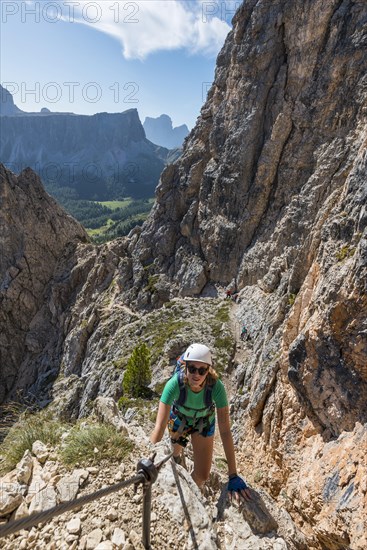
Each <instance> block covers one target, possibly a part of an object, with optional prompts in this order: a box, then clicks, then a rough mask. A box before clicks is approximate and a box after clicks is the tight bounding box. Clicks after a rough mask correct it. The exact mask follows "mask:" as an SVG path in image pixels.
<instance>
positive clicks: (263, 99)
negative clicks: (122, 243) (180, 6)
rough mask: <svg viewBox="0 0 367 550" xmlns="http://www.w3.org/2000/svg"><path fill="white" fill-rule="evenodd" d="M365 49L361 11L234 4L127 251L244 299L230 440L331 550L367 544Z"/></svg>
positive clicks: (181, 284)
mask: <svg viewBox="0 0 367 550" xmlns="http://www.w3.org/2000/svg"><path fill="white" fill-rule="evenodd" d="M366 43H367V32H366V8H365V6H364V5H363V4H362V3H361V2H352V1H349V0H342V1H331V2H327V3H325V2H322V1H319V0H312V1H311V0H309V1H306V2H304V1H297V0H296V1H292V2H289V1H286V0H283V1H277V2H273V1H272V2H270V1H267V0H263V1H255V0H249V1H246V2H244V4H243V5H242V6H241V8H240V9H239V11H238V12H237V14H236V16H235V18H234V27H233V31H232V33H230V35H229V36H228V39H227V41H226V44H225V46H224V48H223V50H222V52H221V53H220V55H219V57H218V61H217V69H216V77H215V82H214V84H213V87H212V89H211V90H210V92H209V96H208V101H207V103H206V104H205V105H204V107H203V109H202V112H201V117H200V118H199V120H198V124H197V126H196V127H195V128H194V130H193V131H192V133H191V134H190V136H189V138H188V140H187V142H186V144H185V148H184V151H183V155H182V157H181V159H180V160H179V161H178V162H177V163H176V164H175V165H173V166H169V167H167V168H166V170H165V172H164V173H163V174H162V177H161V182H160V184H159V186H158V189H157V203H156V205H155V208H154V210H153V214H152V216H151V217H150V219H149V220H148V222H147V223H146V225H145V226H144V229H143V232H142V234H141V237H140V239H139V241H138V243H137V245H136V247H135V250H134V254H135V258H136V263H138V261H140V262H141V263H142V264H143V265H149V264H151V262H153V261H154V263H155V267H156V272H157V273H158V274H159V273H160V274H161V275H160V281H161V282H163V281H167V280H168V281H170V282H171V283H173V284H175V285H176V289H177V293H178V294H180V295H182V296H195V295H200V293H202V292H204V293H205V292H206V289H207V288H208V286H209V285H213V283H214V284H217V285H234V286H236V287H237V289H238V290H239V291H240V305H239V310H238V322H239V323H245V324H246V326H248V327H249V330H250V332H251V334H252V340H251V344H249V345H251V346H253V347H251V348H250V349H251V353H249V354H248V356H247V361H246V363H245V364H244V365H243V368H242V374H241V375H240V376H239V380H241V382H240V383H239V389H240V390H241V393H243V394H244V395H246V396H247V399H246V401H245V402H244V403H245V405H244V407H240V406H239V405H238V408H237V412H236V418H237V421H238V424H237V425H238V441H239V442H242V443H241V444H243V447H244V449H247V448H251V449H255V453H254V454H255V456H256V459H254V462H253V463H251V467H255V468H256V467H257V464H258V461H259V457H262V458H261V460H260V462H262V468H263V471H264V472H268V474H267V475H262V478H263V482H264V483H265V484H267V485H268V486H269V487H270V488H271V490H272V492H273V494H277V493H278V495H280V494H281V492H282V491H284V495H287V496H288V495H291V498H290V500H291V502H292V503H293V508H292V504H290V505H289V509H291V508H292V511H293V513H294V514H298V516H299V523H300V525H305V524H308V525H311V524H312V525H315V524H318V522H319V527H316V528H314V533H315V537H316V542H315V544H322V545H324V546H325V547H327V548H346V547H349V546H350V547H352V548H363V547H364V546H366V544H367V543H366V539H365V538H364V535H363V536H362V531H363V530H364V532H366V525H365V516H366V509H365V499H366V475H365V473H363V472H364V471H365V459H363V458H362V456H361V455H360V452H361V449H363V451H362V452H363V453H366V451H367V439H366V427H365V423H366V421H367V408H366V403H367V372H366V366H365V365H366V358H367V339H366V328H367V327H366V306H367V302H366V275H367V235H366V225H367V212H366V189H367V185H366V169H367V154H366V145H367V125H366V113H367V105H366V100H367V92H366V81H365V75H366V69H367V59H366V57H365V56H363V55H362V50H363V48H365V46H366ZM173 258H174V261H173ZM346 449H349V458H347V451H346ZM250 462H251V461H250ZM352 472H353V473H352ZM306 479H307V481H306Z"/></svg>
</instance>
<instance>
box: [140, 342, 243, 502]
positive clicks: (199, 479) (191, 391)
mask: <svg viewBox="0 0 367 550" xmlns="http://www.w3.org/2000/svg"><path fill="white" fill-rule="evenodd" d="M183 360H184V361H185V375H184V376H181V375H180V374H178V375H177V376H173V377H172V378H171V379H170V380H169V381H168V382H167V384H166V385H165V387H164V390H163V393H162V396H161V400H160V403H159V408H158V414H157V420H156V424H155V428H154V430H153V432H152V435H151V438H150V439H151V442H152V443H158V441H161V439H162V437H163V434H164V430H165V428H166V426H167V424H168V423H169V432H170V437H171V441H172V443H173V458H174V459H175V461H176V462H178V463H180V458H181V456H182V450H183V447H185V446H186V444H187V440H188V437H189V436H190V435H191V443H192V448H193V451H194V470H193V472H192V477H193V479H194V481H195V483H196V484H197V485H198V487H199V488H202V487H203V484H204V482H205V481H206V480H207V479H208V477H209V474H210V468H211V463H212V457H213V443H214V430H215V410H214V409H215V407H216V409H217V418H218V426H219V433H220V436H221V439H222V443H223V448H224V452H225V455H226V458H227V464H228V476H229V482H228V491H229V494H230V497H231V498H232V496H233V494H234V495H235V497H236V499H237V500H238V501H239V500H240V496H242V497H243V498H244V499H246V500H249V499H251V492H250V489H248V488H247V485H246V483H245V482H244V481H243V479H241V478H240V477H239V476H238V475H237V471H236V458H235V453H234V445H233V439H232V434H231V429H230V423H229V408H228V400H227V395H226V390H225V388H224V386H223V383H222V382H221V381H220V380H219V379H218V374H217V373H216V372H215V370H214V368H213V363H212V357H211V353H210V350H209V348H207V347H206V346H204V345H203V344H191V346H189V347H188V348H187V350H186V351H185V353H184V356H183ZM210 400H211V401H212V402H213V405H212V406H211V404H210Z"/></svg>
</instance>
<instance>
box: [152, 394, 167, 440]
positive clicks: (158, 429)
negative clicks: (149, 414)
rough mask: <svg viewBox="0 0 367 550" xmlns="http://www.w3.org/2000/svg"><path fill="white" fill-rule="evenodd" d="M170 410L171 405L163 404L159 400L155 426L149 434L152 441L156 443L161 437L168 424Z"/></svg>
mask: <svg viewBox="0 0 367 550" xmlns="http://www.w3.org/2000/svg"><path fill="white" fill-rule="evenodd" d="M170 411H171V405H165V404H164V403H162V401H160V402H159V407H158V413H157V419H156V421H155V427H154V430H153V431H152V434H151V436H150V441H151V442H152V443H158V441H160V440H161V439H162V437H163V434H164V430H165V429H166V426H167V424H168V420H169V413H170Z"/></svg>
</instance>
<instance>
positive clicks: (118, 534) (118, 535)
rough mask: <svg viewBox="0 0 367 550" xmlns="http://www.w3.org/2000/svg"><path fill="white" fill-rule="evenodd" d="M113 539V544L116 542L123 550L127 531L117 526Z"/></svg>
mask: <svg viewBox="0 0 367 550" xmlns="http://www.w3.org/2000/svg"><path fill="white" fill-rule="evenodd" d="M111 540H112V542H113V544H115V545H116V546H117V548H118V549H119V550H121V548H122V547H123V546H124V544H125V542H126V536H125V532H124V531H123V530H122V529H120V528H119V527H116V528H115V530H114V532H113V535H112V539H111Z"/></svg>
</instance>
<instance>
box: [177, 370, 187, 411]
mask: <svg viewBox="0 0 367 550" xmlns="http://www.w3.org/2000/svg"><path fill="white" fill-rule="evenodd" d="M184 376H185V375H184V372H183V370H181V371H180V372H178V373H177V377H178V385H179V388H180V395H179V396H178V399H177V400H176V401H175V405H176V406H180V405H181V406H182V405H184V404H185V401H186V397H187V388H186V385H185V381H184Z"/></svg>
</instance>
